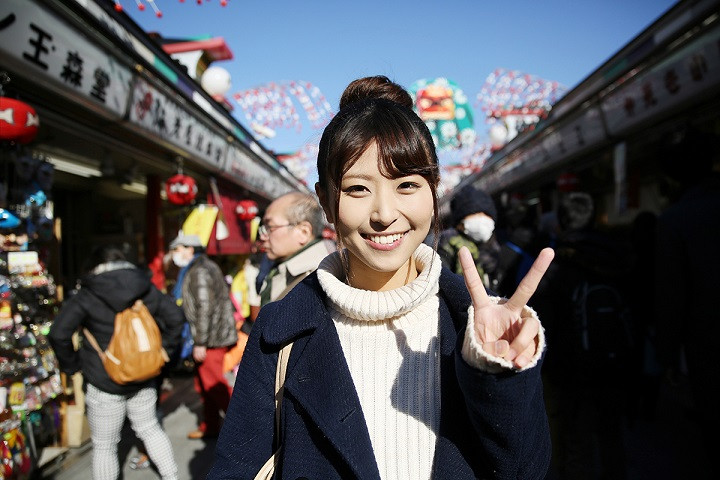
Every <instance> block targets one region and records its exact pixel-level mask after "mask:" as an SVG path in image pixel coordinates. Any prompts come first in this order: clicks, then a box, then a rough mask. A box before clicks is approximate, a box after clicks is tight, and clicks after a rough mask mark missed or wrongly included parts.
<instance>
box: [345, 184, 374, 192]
mask: <svg viewBox="0 0 720 480" xmlns="http://www.w3.org/2000/svg"><path fill="white" fill-rule="evenodd" d="M342 191H343V193H350V194H352V193H362V192H366V191H368V189H367V187H365V186H364V185H349V186H347V187H344V188H343V189H342Z"/></svg>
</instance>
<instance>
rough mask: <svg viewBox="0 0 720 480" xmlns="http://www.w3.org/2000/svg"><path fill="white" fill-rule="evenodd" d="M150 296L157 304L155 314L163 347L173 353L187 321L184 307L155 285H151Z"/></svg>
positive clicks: (169, 353)
mask: <svg viewBox="0 0 720 480" xmlns="http://www.w3.org/2000/svg"><path fill="white" fill-rule="evenodd" d="M148 296H149V297H150V298H152V299H153V301H154V302H155V303H156V304H157V308H156V311H155V313H154V314H153V316H154V318H155V321H156V322H157V324H158V327H160V331H161V332H162V345H163V348H164V349H165V351H166V352H168V355H171V354H172V352H173V350H175V348H177V346H178V344H179V343H180V336H181V334H182V328H183V324H184V323H185V315H184V314H183V311H182V309H181V308H180V307H179V306H178V305H177V304H176V303H175V300H173V299H172V298H171V297H170V296H169V295H165V294H164V293H162V292H161V291H160V290H158V289H157V288H155V287H154V286H153V287H151V289H150V293H149V294H148Z"/></svg>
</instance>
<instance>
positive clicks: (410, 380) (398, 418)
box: [317, 244, 544, 480]
mask: <svg viewBox="0 0 720 480" xmlns="http://www.w3.org/2000/svg"><path fill="white" fill-rule="evenodd" d="M413 255H414V256H415V261H416V263H417V266H418V271H419V275H418V277H417V278H416V279H415V280H413V281H412V282H410V283H409V284H407V285H405V286H403V287H400V288H397V289H394V290H390V291H384V292H375V291H368V290H361V289H357V288H353V287H351V286H349V285H347V284H346V283H345V282H344V273H343V268H342V262H341V259H340V255H339V254H337V253H335V254H332V255H330V256H328V257H327V258H325V260H323V261H322V263H321V264H320V266H319V267H318V270H317V275H318V280H319V281H320V285H321V286H322V288H323V290H324V291H325V293H326V294H327V296H328V300H329V305H328V307H329V310H330V314H331V316H332V319H333V321H334V322H335V327H336V329H337V332H338V335H339V337H340V343H341V345H342V348H343V352H344V354H345V359H346V360H347V363H348V366H349V367H350V374H351V376H352V379H353V382H354V384H355V389H356V390H357V393H358V397H359V398H360V405H361V406H362V410H363V415H364V416H365V420H366V422H367V426H368V431H369V432H370V440H371V442H372V446H373V450H374V452H375V459H376V461H377V464H378V468H379V470H380V477H381V478H382V479H383V480H392V479H408V478H413V479H426V478H427V479H429V478H430V476H431V472H432V462H433V457H434V453H435V441H436V436H437V431H438V425H439V422H440V353H439V343H438V325H439V318H438V315H439V314H438V309H439V297H438V291H439V279H440V270H441V260H440V257H439V256H438V255H437V253H436V252H435V251H434V250H433V249H432V248H430V247H428V246H427V245H424V244H420V246H418V248H417V249H416V250H415V253H414V254H413ZM493 300H494V301H498V299H496V298H493ZM471 308H472V307H471ZM527 310H528V311H529V313H528V314H534V312H532V311H531V310H530V309H527ZM470 313H472V311H471V312H470ZM523 316H526V315H525V312H523ZM471 321H472V315H470V316H469V319H468V322H469V323H470V322H471ZM474 330H475V329H474V328H472V326H471V327H470V328H468V329H467V333H466V338H465V341H464V344H463V351H462V354H463V357H464V358H465V360H466V361H468V363H469V364H470V365H473V366H475V367H477V368H482V369H485V370H489V371H497V369H502V368H511V367H512V365H510V364H509V362H507V361H505V360H503V359H498V358H495V357H492V356H489V355H487V354H486V353H485V352H484V351H483V350H482V347H481V345H480V344H479V342H477V339H476V338H475V332H474ZM541 337H542V332H541ZM543 347H544V339H543V338H541V339H540V344H539V348H538V353H537V354H536V358H535V359H534V361H533V362H531V364H530V365H528V366H527V367H525V368H530V367H532V366H534V365H535V364H536V363H537V358H539V356H540V352H542V348H543Z"/></svg>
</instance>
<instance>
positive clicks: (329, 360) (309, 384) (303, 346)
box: [266, 274, 380, 480]
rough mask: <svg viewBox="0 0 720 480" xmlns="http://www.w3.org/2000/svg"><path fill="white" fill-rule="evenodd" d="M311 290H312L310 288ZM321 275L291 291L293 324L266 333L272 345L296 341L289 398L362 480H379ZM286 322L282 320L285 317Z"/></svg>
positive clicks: (289, 367) (291, 363) (291, 360)
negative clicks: (324, 298) (318, 278)
mask: <svg viewBox="0 0 720 480" xmlns="http://www.w3.org/2000/svg"><path fill="white" fill-rule="evenodd" d="M307 286H311V287H313V288H311V289H308V288H306V287H307ZM319 292H322V290H321V289H320V286H319V284H318V282H317V276H316V275H315V274H312V275H311V276H310V277H308V278H306V279H305V280H304V281H303V282H301V284H300V285H299V288H296V289H294V290H293V291H291V292H290V294H289V295H288V297H295V298H294V299H293V300H292V301H290V302H287V305H288V306H290V305H292V307H291V309H292V311H290V310H291V309H290V308H289V309H288V310H289V311H288V312H287V316H288V317H294V321H293V322H292V326H289V325H288V323H285V322H276V323H285V325H286V328H284V329H281V328H275V329H273V331H269V332H266V339H267V340H268V341H270V342H271V343H276V344H281V343H284V342H286V341H289V340H292V339H295V345H294V346H293V350H292V353H291V355H290V361H289V364H288V374H287V378H286V380H285V395H286V396H287V397H289V398H292V400H293V401H295V402H296V403H297V404H298V405H299V406H300V407H301V408H302V410H303V411H304V412H306V414H307V415H308V416H309V417H310V418H311V420H312V423H313V424H314V425H316V426H317V427H318V429H319V430H320V431H321V432H322V433H323V435H324V436H325V437H326V438H327V440H328V441H329V442H330V444H331V445H332V446H333V447H334V448H335V449H336V450H337V452H338V454H339V455H340V456H342V458H343V459H344V460H345V462H346V463H347V464H348V465H349V466H350V468H351V469H352V471H353V473H354V474H355V476H356V478H358V479H378V480H379V478H380V473H379V470H378V467H377V463H376V461H375V453H374V451H373V448H372V444H371V442H370V433H369V432H368V429H367V424H366V423H365V417H364V415H363V413H362V407H361V406H360V399H359V398H358V396H357V392H356V391H355V385H354V383H353V381H352V376H351V375H350V369H349V368H348V366H347V362H346V360H345V356H344V354H343V351H342V346H341V345H340V338H339V337H338V334H337V331H336V330H335V325H334V324H333V322H332V319H331V318H330V315H329V313H328V312H327V309H326V308H325V305H324V302H323V298H322V296H321V295H320V294H319ZM281 320H282V319H281Z"/></svg>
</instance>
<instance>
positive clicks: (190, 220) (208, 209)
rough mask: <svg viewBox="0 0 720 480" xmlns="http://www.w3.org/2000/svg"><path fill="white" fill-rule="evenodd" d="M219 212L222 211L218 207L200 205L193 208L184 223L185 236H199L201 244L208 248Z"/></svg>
mask: <svg viewBox="0 0 720 480" xmlns="http://www.w3.org/2000/svg"><path fill="white" fill-rule="evenodd" d="M219 211H220V209H219V208H218V207H217V206H216V205H205V204H200V205H198V206H197V207H195V208H193V209H192V211H191V212H190V214H189V215H188V216H187V218H186V219H185V221H184V222H183V225H182V231H183V234H185V235H197V236H198V238H200V243H202V244H203V245H204V246H207V244H208V241H209V240H210V234H211V233H212V232H213V229H214V227H215V219H216V218H217V216H218V212H219Z"/></svg>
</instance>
